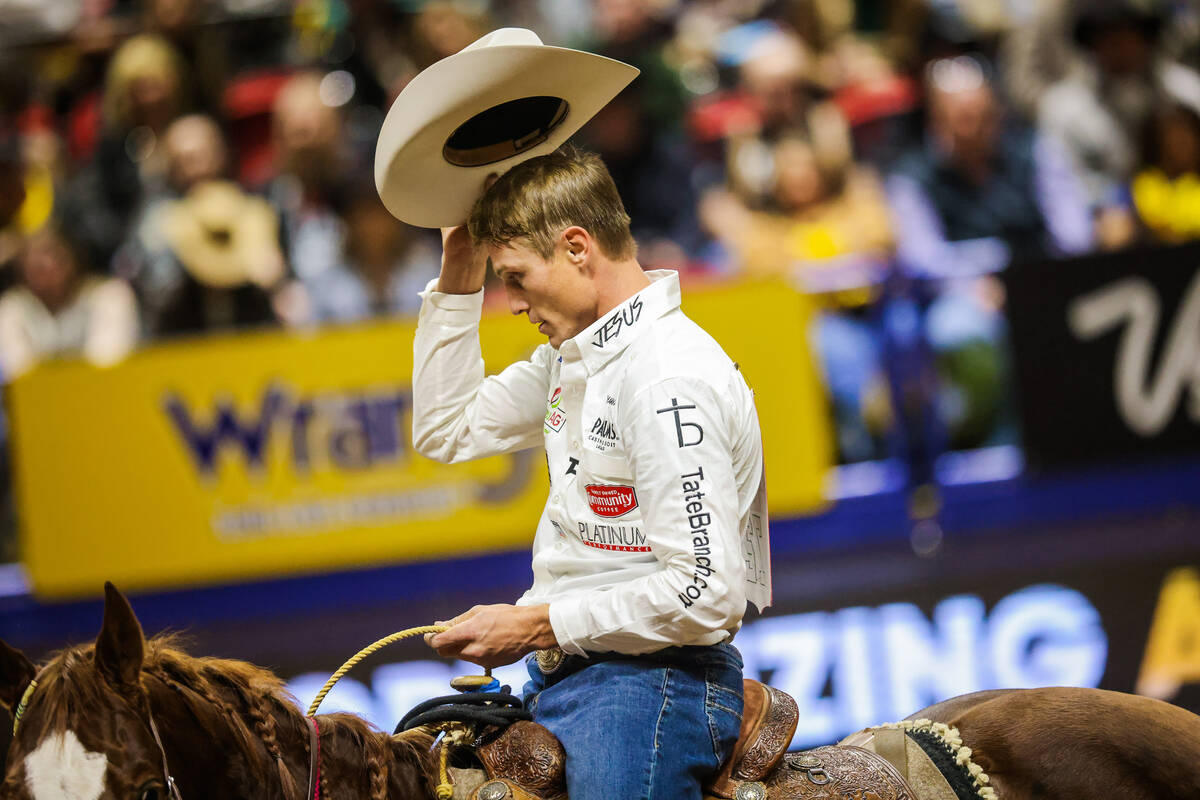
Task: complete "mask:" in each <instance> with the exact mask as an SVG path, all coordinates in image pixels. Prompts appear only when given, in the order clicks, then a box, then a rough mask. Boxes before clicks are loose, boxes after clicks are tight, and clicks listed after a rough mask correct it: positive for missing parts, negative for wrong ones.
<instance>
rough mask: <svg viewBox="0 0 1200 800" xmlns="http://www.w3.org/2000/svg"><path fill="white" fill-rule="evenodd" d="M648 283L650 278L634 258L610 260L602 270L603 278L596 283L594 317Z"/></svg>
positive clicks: (599, 315) (612, 307) (617, 304)
mask: <svg viewBox="0 0 1200 800" xmlns="http://www.w3.org/2000/svg"><path fill="white" fill-rule="evenodd" d="M649 285H650V278H648V277H647V276H646V273H645V271H644V270H643V269H642V265H641V264H639V263H638V262H637V259H636V258H630V259H626V260H624V261H610V262H609V263H608V264H607V265H606V269H605V270H604V278H603V279H602V280H601V281H599V283H598V292H597V294H596V319H600V318H601V317H603V316H604V315H605V314H607V313H608V312H610V311H612V310H613V309H614V308H616V307H617V306H619V305H621V304H622V303H624V302H625V301H626V300H628V299H629V298H631V297H633V296H634V295H635V294H637V293H638V292H640V291H641V290H642V289H645V288H646V287H647V286H649Z"/></svg>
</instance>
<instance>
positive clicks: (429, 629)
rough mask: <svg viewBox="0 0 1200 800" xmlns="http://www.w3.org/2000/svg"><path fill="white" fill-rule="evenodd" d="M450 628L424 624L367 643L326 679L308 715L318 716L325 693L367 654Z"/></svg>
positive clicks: (309, 708)
mask: <svg viewBox="0 0 1200 800" xmlns="http://www.w3.org/2000/svg"><path fill="white" fill-rule="evenodd" d="M448 630H450V628H449V626H446V625H423V626H421V627H419V628H408V629H407V630H403V631H397V632H396V633H393V634H392V635H391V636H385V637H383V638H382V639H380V640H379V641H377V642H373V643H372V644H369V645H367V646H366V647H364V648H363V649H362V650H359V651H358V652H357V653H355V654H354V655H353V656H351V657H350V658H349V659H348V660H347V661H346V663H345V664H342V665H341V666H340V667H338V669H337V672H335V673H333V674H332V675H330V676H329V680H327V681H325V685H324V686H322V687H321V691H319V692H317V696H316V697H315V698H314V699H313V701H312V705H310V706H309V707H308V713H307V716H309V717H313V716H316V713H317V708H319V707H320V705H321V701H322V700H324V699H325V695H327V694H329V690H330V689H332V688H333V686H334V684H336V683H337V682H338V681H340V680H341V679H342V678H343V677H344V676H345V674H346V673H347V672H349V671H350V670H352V669H354V665H355V664H357V663H358V662H360V661H362V660H363V659H364V658H366V657H367V656H369V655H371V654H372V653H374V652H375V651H376V650H381V649H383V648H385V647H387V646H388V645H389V644H392V643H393V642H398V641H400V640H401V639H407V638H409V637H411V636H423V635H425V634H426V633H441V632H442V631H448Z"/></svg>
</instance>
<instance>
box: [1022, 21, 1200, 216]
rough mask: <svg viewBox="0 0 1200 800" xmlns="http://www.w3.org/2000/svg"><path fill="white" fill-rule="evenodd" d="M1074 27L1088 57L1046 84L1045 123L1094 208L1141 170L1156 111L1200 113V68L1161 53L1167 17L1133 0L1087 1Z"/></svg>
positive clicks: (1041, 108) (1109, 201)
mask: <svg viewBox="0 0 1200 800" xmlns="http://www.w3.org/2000/svg"><path fill="white" fill-rule="evenodd" d="M1076 8H1077V10H1076V14H1075V19H1074V25H1073V29H1072V33H1073V36H1074V40H1075V42H1076V43H1077V44H1078V45H1079V46H1080V47H1081V48H1082V51H1083V55H1084V56H1085V58H1084V60H1083V61H1082V62H1081V63H1080V64H1079V65H1078V66H1077V68H1076V69H1075V70H1074V71H1073V72H1072V73H1069V74H1068V75H1067V76H1066V77H1065V78H1063V79H1062V80H1060V81H1058V82H1057V83H1055V84H1054V85H1052V86H1051V87H1050V88H1049V89H1047V90H1046V91H1045V92H1044V93H1043V94H1042V96H1041V98H1040V101H1039V104H1038V126H1039V128H1040V129H1041V130H1042V131H1043V132H1044V133H1046V134H1049V135H1052V136H1054V137H1056V138H1058V139H1059V140H1060V141H1061V142H1062V143H1063V144H1064V145H1065V146H1066V147H1067V149H1068V151H1069V152H1070V154H1071V156H1072V158H1073V160H1074V165H1075V168H1076V169H1077V170H1078V171H1079V172H1080V174H1081V175H1082V177H1083V178H1084V184H1085V187H1086V189H1087V192H1088V198H1089V200H1090V202H1091V203H1092V205H1093V207H1095V208H1103V207H1107V206H1111V205H1113V204H1115V203H1119V200H1118V199H1116V196H1117V195H1118V194H1119V193H1120V192H1121V191H1122V190H1123V188H1124V186H1125V185H1126V183H1127V182H1128V180H1129V179H1130V178H1131V177H1132V175H1133V172H1134V170H1135V169H1136V168H1137V162H1138V156H1139V154H1140V149H1141V136H1142V133H1143V131H1144V129H1145V127H1146V123H1147V121H1148V119H1149V117H1150V114H1151V113H1152V111H1153V110H1154V109H1155V107H1157V106H1158V105H1159V104H1161V103H1163V102H1174V103H1178V104H1182V105H1185V106H1187V107H1189V108H1192V109H1193V110H1195V111H1198V112H1200V74H1198V73H1196V72H1195V71H1194V70H1192V69H1191V68H1189V67H1185V66H1183V65H1182V64H1179V63H1176V62H1174V61H1171V60H1168V59H1166V58H1165V57H1164V56H1163V54H1162V53H1161V52H1160V47H1159V31H1160V28H1161V25H1162V21H1161V19H1160V18H1159V17H1158V16H1157V15H1156V14H1154V13H1151V12H1150V11H1149V10H1147V9H1148V5H1147V4H1146V3H1138V2H1134V0H1085V2H1082V3H1079V4H1078V5H1077V7H1076Z"/></svg>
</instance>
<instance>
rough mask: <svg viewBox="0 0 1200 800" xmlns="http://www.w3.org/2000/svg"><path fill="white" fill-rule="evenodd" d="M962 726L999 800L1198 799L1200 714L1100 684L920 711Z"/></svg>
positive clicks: (1008, 693)
mask: <svg viewBox="0 0 1200 800" xmlns="http://www.w3.org/2000/svg"><path fill="white" fill-rule="evenodd" d="M914 716H917V717H924V718H928V719H932V720H934V721H937V722H944V723H946V724H948V725H952V726H954V727H956V728H958V730H959V733H960V734H961V735H962V739H963V743H964V744H966V745H967V746H968V747H970V748H971V750H972V759H973V760H974V761H975V762H976V763H978V764H979V765H980V766H981V767H983V769H984V771H985V772H986V773H987V774H988V775H989V776H990V777H991V781H992V782H991V785H992V786H993V787H994V788H995V789H996V792H997V794H998V796H999V797H1000V798H1001V800H1023V798H1046V799H1047V800H1051V799H1054V800H1092V799H1093V798H1096V800H1100V799H1101V798H1114V799H1116V798H1119V800H1185V798H1186V800H1196V799H1197V798H1200V717H1198V716H1196V715H1195V714H1192V713H1190V712H1188V711H1185V710H1183V709H1181V708H1178V707H1176V706H1172V705H1170V704H1168V703H1163V702H1161V701H1158V700H1151V699H1149V698H1145V697H1139V696H1137V695H1128V694H1122V693H1119V692H1109V691H1104V690H1099V689H1075V688H1065V687H1057V688H1050V689H1020V690H1002V691H996V692H980V693H978V694H975V695H968V696H964V697H959V698H954V699H953V700H950V701H947V702H946V703H941V704H939V705H936V706H932V707H930V708H928V709H925V710H924V711H921V712H919V713H918V714H916V715H914Z"/></svg>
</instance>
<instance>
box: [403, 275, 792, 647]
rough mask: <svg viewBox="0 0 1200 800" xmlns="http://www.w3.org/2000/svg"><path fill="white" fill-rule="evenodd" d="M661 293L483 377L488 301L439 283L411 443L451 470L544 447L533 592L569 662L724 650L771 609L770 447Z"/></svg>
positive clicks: (746, 399)
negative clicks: (482, 325) (546, 476)
mask: <svg viewBox="0 0 1200 800" xmlns="http://www.w3.org/2000/svg"><path fill="white" fill-rule="evenodd" d="M646 274H647V276H648V277H649V278H650V279H651V283H650V285H649V286H647V287H646V288H645V289H643V290H642V291H640V292H638V293H637V294H636V295H634V296H633V297H631V298H629V299H628V300H627V301H625V302H624V303H622V304H621V305H620V306H618V307H617V308H616V309H614V310H613V311H611V312H609V313H608V314H606V315H605V316H604V317H602V318H601V319H599V320H597V321H596V322H595V323H594V324H592V325H591V326H589V327H588V328H587V329H586V330H584V331H583V332H582V333H580V334H578V335H577V336H575V337H574V338H572V339H569V340H567V341H565V342H563V343H562V345H561V347H560V348H559V349H558V350H555V349H554V348H553V347H551V346H550V345H549V344H544V345H542V346H540V347H539V348H538V349H537V350H536V351H534V353H533V355H532V356H531V357H530V359H529V360H528V361H522V362H518V363H516V364H512V365H510V366H509V367H508V368H507V369H505V370H504V371H503V372H501V373H500V374H499V375H493V376H489V377H484V368H483V358H482V355H481V353H480V346H479V319H480V315H481V311H482V306H483V292H482V291H480V292H477V293H475V294H472V295H453V294H443V293H440V292H437V291H434V286H436V283H435V282H433V283H430V284H429V287H428V288H427V289H426V290H425V292H424V293H422V299H423V303H422V306H421V313H420V318H419V323H418V326H417V334H416V340H415V342H414V350H415V354H414V369H413V394H414V399H413V443H414V446H415V447H416V449H417V451H418V452H420V453H422V454H423V455H426V456H428V457H430V458H432V459H435V460H437V461H442V462H447V463H449V462H458V461H466V460H469V459H474V458H480V457H482V456H489V455H496V454H499V453H509V452H513V451H516V450H522V449H525V448H530V447H534V446H536V445H538V444H543V445H544V446H545V448H546V460H547V465H548V467H549V471H550V496H549V498H548V499H547V502H546V507H545V510H544V511H543V512H542V517H541V520H540V522H539V523H538V527H537V533H536V535H535V536H534V541H533V586H532V587H531V588H530V589H529V590H528V591H527V592H526V593H525V594H524V595H523V596H522V597H521V599H520V600H519V601H518V604H521V605H533V604H538V603H548V604H549V606H550V622H551V625H552V626H553V628H554V635H555V637H556V638H557V640H558V643H559V646H560V647H562V648H563V649H564V650H565V651H567V652H569V653H574V654H577V655H583V654H585V652H586V651H613V652H620V653H629V654H637V653H647V652H652V651H654V650H659V649H661V648H663V647H668V646H672V645H706V644H715V643H717V642H721V641H726V640H728V639H729V638H731V637H732V635H733V633H734V632H736V631H737V629H738V627H739V626H740V625H741V619H742V615H743V614H744V613H745V609H746V601H747V599H750V600H751V601H753V602H754V603H755V605H756V606H758V607H759V608H760V609H762V608H764V607H765V606H767V605H769V604H770V574H771V573H770V563H769V555H768V552H769V547H768V543H767V519H766V502H765V486H764V485H763V465H762V440H761V436H760V433H759V427H758V415H757V413H756V411H755V408H754V399H753V396H752V394H751V392H750V389H749V388H748V387H747V386H746V382H745V380H743V378H742V376H741V373H740V372H739V371H738V368H737V365H736V364H734V363H733V362H732V361H730V359H729V357H728V356H726V355H725V353H724V351H722V350H721V348H720V346H719V345H718V344H717V343H716V341H714V340H713V338H712V337H711V336H709V335H708V334H707V333H705V332H704V331H703V330H702V329H701V328H700V327H699V326H697V325H696V324H695V323H694V322H692V321H691V320H690V319H688V318H687V317H686V316H684V314H683V312H682V311H681V310H680V308H679V303H680V293H679V277H678V275H676V273H674V272H672V271H668V270H662V271H654V272H647V273H646Z"/></svg>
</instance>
